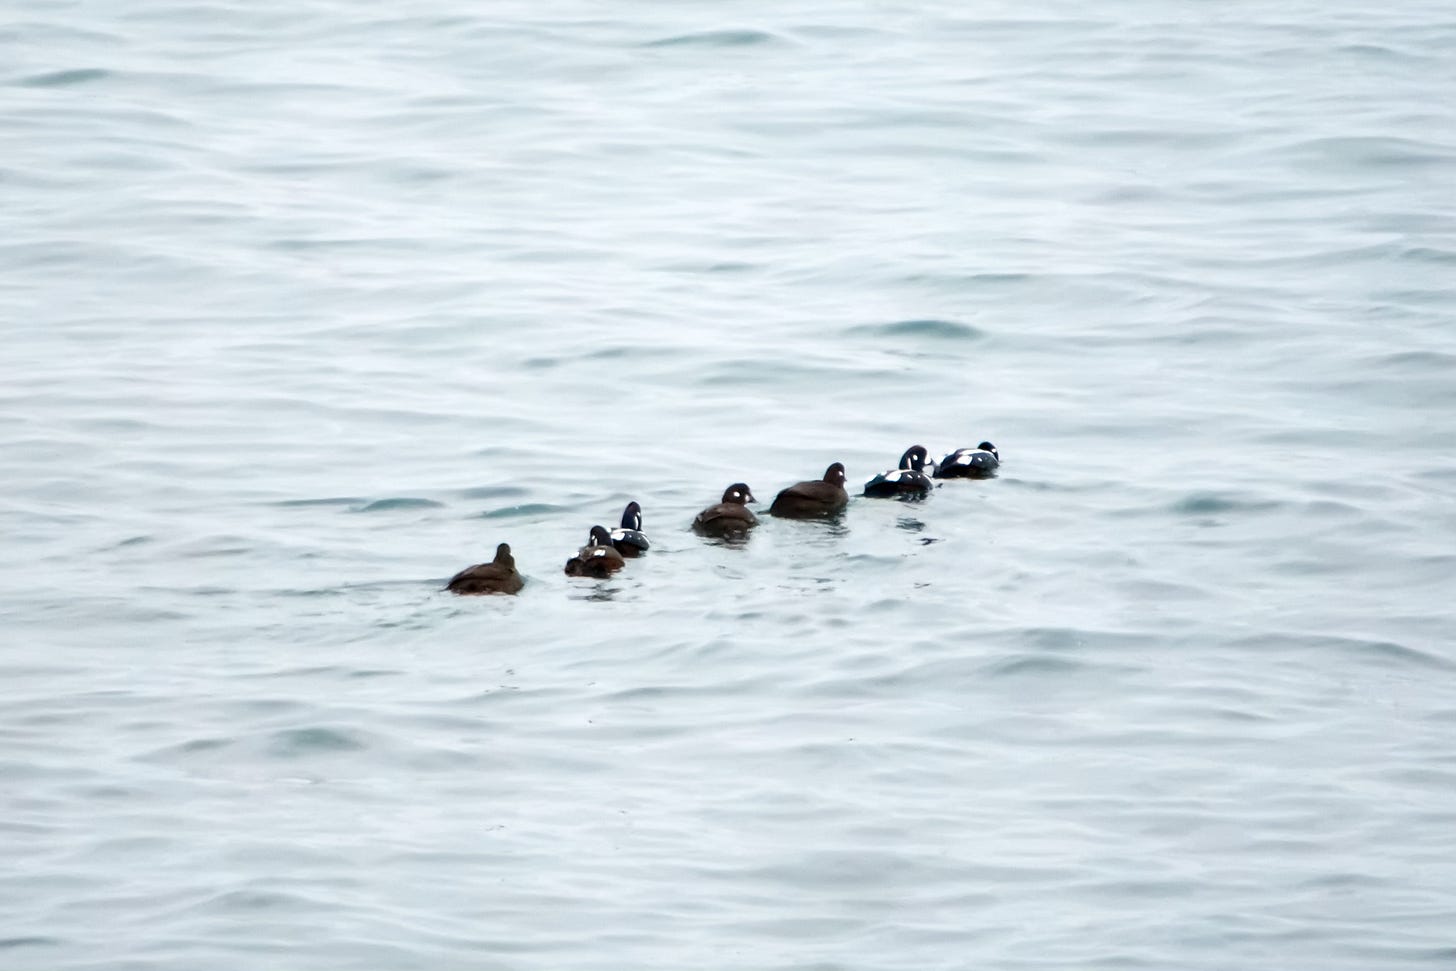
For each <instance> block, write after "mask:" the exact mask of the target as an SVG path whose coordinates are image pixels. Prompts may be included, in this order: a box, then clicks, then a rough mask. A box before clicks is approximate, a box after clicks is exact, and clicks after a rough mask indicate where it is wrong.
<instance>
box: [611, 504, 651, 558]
mask: <svg viewBox="0 0 1456 971" xmlns="http://www.w3.org/2000/svg"><path fill="white" fill-rule="evenodd" d="M611 536H612V545H613V546H614V547H616V549H617V552H618V553H621V554H622V555H623V556H625V557H627V558H628V559H629V560H630V559H631V558H632V557H634V556H641V555H642V554H643V553H645V552H647V548H648V545H649V544H648V542H647V537H646V536H645V535H644V534H643V532H642V507H641V506H639V505H637V503H636V502H629V503H627V508H626V509H624V510H622V525H621V526H618V527H617V528H616V529H614V530H612V534H611Z"/></svg>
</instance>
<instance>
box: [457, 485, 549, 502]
mask: <svg viewBox="0 0 1456 971" xmlns="http://www.w3.org/2000/svg"><path fill="white" fill-rule="evenodd" d="M530 491H531V490H529V489H527V488H525V487H524V486H512V485H501V486H472V487H470V488H469V489H461V490H460V491H459V492H457V493H456V495H457V496H459V497H460V498H461V499H514V498H517V497H518V496H524V495H526V494H528V493H529V492H530Z"/></svg>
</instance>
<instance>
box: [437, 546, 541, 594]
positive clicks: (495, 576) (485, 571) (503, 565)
mask: <svg viewBox="0 0 1456 971" xmlns="http://www.w3.org/2000/svg"><path fill="white" fill-rule="evenodd" d="M523 586H525V581H524V580H522V579H521V575H520V574H519V573H517V572H516V561H515V558H514V557H512V556H511V548H510V545H509V544H507V543H502V544H500V545H499V546H497V547H496V548H495V559H493V560H491V561H490V562H489V563H477V564H475V566H467V567H466V568H465V569H463V570H461V571H460V572H459V573H457V574H455V575H454V576H453V577H451V578H450V582H449V583H447V584H445V589H446V590H449V591H450V592H451V593H458V594H478V593H520V592H521V587H523Z"/></svg>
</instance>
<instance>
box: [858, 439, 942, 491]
mask: <svg viewBox="0 0 1456 971" xmlns="http://www.w3.org/2000/svg"><path fill="white" fill-rule="evenodd" d="M926 463H929V464H930V469H931V471H932V472H933V471H934V470H935V463H934V462H931V461H930V453H929V452H927V451H926V450H925V446H923V445H913V446H911V447H910V448H908V449H906V450H905V454H904V455H902V456H900V467H899V468H896V469H891V470H890V471H888V472H881V473H880V474H879V475H877V476H875V477H874V478H873V479H871V480H870V481H868V482H866V483H865V487H864V494H865V495H867V496H873V497H875V498H878V499H887V498H891V497H894V496H905V497H907V498H917V497H921V496H924V495H925V494H926V493H928V492H929V491H930V490H931V489H932V488H934V487H935V483H933V482H931V481H930V476H928V475H926V474H925V466H926Z"/></svg>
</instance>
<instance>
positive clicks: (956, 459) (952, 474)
mask: <svg viewBox="0 0 1456 971" xmlns="http://www.w3.org/2000/svg"><path fill="white" fill-rule="evenodd" d="M1000 465H1001V453H1000V452H998V451H996V446H994V445H992V444H991V443H990V442H982V443H981V444H979V445H977V446H976V447H975V448H958V449H956V450H955V451H954V452H951V453H950V454H949V455H947V456H946V457H945V458H943V459H941V460H940V468H938V469H936V470H935V477H936V478H937V479H984V478H986V477H987V476H989V475H992V474H994V473H995V471H996V469H997V468H999V467H1000Z"/></svg>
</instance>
